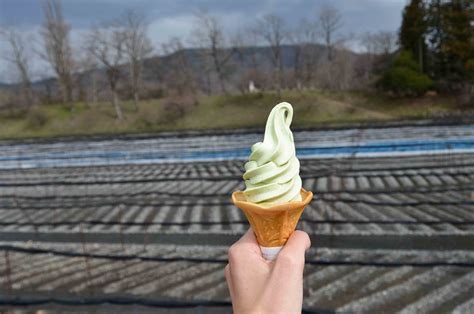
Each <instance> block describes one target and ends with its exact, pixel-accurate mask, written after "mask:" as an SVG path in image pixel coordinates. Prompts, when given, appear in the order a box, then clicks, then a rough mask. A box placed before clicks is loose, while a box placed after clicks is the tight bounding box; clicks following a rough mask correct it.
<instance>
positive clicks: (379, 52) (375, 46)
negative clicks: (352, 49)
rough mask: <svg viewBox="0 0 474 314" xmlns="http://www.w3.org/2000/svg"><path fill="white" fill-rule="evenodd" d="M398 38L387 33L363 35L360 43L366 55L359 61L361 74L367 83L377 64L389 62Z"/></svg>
mask: <svg viewBox="0 0 474 314" xmlns="http://www.w3.org/2000/svg"><path fill="white" fill-rule="evenodd" d="M396 38H397V37H396V34H395V33H394V32H387V31H380V32H377V33H370V32H367V33H364V34H362V36H361V37H360V40H359V42H360V45H361V46H362V48H363V50H364V52H365V54H364V55H362V56H361V60H360V61H359V72H361V73H360V74H361V76H362V77H364V78H365V79H366V80H367V81H368V80H369V79H370V78H371V74H373V72H374V69H375V68H376V67H377V64H378V63H382V64H383V63H384V61H385V62H386V61H387V60H386V59H388V55H389V54H390V53H391V52H392V51H393V50H394V49H395V46H396Z"/></svg>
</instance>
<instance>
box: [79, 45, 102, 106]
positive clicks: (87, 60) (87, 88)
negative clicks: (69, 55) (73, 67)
mask: <svg viewBox="0 0 474 314" xmlns="http://www.w3.org/2000/svg"><path fill="white" fill-rule="evenodd" d="M97 72H98V64H97V59H96V57H95V56H94V55H92V53H91V52H90V50H89V49H86V50H85V51H84V53H83V54H82V55H81V56H80V57H78V58H77V73H76V75H75V84H76V85H77V87H78V91H79V99H81V100H83V101H84V102H85V104H86V106H90V105H93V104H95V103H97V76H98V75H97V74H98V73H97Z"/></svg>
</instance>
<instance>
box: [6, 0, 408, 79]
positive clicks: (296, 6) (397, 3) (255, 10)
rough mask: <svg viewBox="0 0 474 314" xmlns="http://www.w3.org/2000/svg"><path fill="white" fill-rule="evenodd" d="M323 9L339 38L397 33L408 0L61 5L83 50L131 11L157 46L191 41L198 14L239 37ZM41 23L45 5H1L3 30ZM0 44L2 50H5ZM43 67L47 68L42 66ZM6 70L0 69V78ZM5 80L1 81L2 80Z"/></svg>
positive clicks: (83, 0)
mask: <svg viewBox="0 0 474 314" xmlns="http://www.w3.org/2000/svg"><path fill="white" fill-rule="evenodd" d="M323 3H331V4H332V5H334V6H335V7H337V8H338V9H339V10H340V12H341V14H342V16H343V21H344V23H343V26H342V28H341V33H344V34H359V33H363V32H367V31H372V32H374V31H379V30H386V31H396V30H397V29H398V27H399V25H400V20H401V11H402V9H403V7H404V5H405V3H406V0H332V1H330V2H329V1H327V0H259V1H255V0H240V1H230V0H220V1H219V0H63V9H64V16H65V18H66V19H67V20H68V22H69V23H70V24H71V27H72V29H73V39H74V41H75V43H73V44H74V45H76V46H80V41H79V40H76V39H80V38H81V36H80V34H82V33H84V32H85V31H87V30H88V29H89V28H90V27H92V26H93V25H96V24H99V23H101V22H104V21H108V20H111V19H113V18H116V17H117V16H120V14H121V13H122V12H123V11H124V10H126V9H130V8H134V9H136V10H138V11H141V12H142V13H144V14H145V16H146V18H147V20H148V21H149V22H150V28H149V34H150V37H151V38H152V40H153V42H154V43H155V45H157V46H159V45H160V44H161V43H162V42H164V41H166V40H167V39H168V38H170V37H176V36H177V37H181V38H183V39H185V42H187V41H186V39H187V38H188V37H189V35H190V33H191V30H192V28H193V23H194V13H196V12H197V11H198V10H200V9H206V10H207V11H208V12H209V13H211V14H213V15H215V16H217V17H218V18H219V19H220V21H221V24H222V25H223V28H224V29H225V30H226V31H227V32H229V33H233V32H236V31H237V30H238V29H241V28H243V27H245V26H248V25H250V24H252V23H253V22H254V20H255V19H256V18H257V17H259V16H263V15H265V14H268V13H273V14H278V15H280V16H282V17H284V18H285V21H286V23H287V24H288V26H289V27H294V26H296V25H297V24H298V22H299V21H300V20H301V19H302V18H307V19H314V18H316V16H317V12H318V8H320V6H321V5H322V4H323ZM41 22H42V12H41V1H39V0H0V25H13V26H15V27H18V28H20V29H23V30H24V31H26V32H31V31H32V30H37V29H38V28H39V26H40V25H41ZM2 45H4V44H2V43H0V50H1V49H2V48H5V47H2ZM43 66H44V65H43ZM2 69H3V70H4V69H5V64H4V63H0V73H1V72H5V71H2ZM2 79H4V78H3V77H0V80H2Z"/></svg>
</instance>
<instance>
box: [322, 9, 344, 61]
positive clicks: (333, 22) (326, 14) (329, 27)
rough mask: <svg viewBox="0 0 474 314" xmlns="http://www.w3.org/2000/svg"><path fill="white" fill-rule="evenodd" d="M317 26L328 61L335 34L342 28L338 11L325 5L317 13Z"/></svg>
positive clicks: (330, 57) (330, 58)
mask: <svg viewBox="0 0 474 314" xmlns="http://www.w3.org/2000/svg"><path fill="white" fill-rule="evenodd" d="M319 26H320V28H321V31H322V35H323V38H324V44H325V45H326V50H327V56H328V60H329V61H331V60H332V55H333V53H332V49H333V46H334V36H335V33H336V32H337V31H338V30H339V29H340V28H341V26H342V16H341V13H340V12H339V10H338V9H336V8H335V7H334V6H332V5H330V4H328V3H325V4H324V5H323V6H322V7H321V9H320V11H319Z"/></svg>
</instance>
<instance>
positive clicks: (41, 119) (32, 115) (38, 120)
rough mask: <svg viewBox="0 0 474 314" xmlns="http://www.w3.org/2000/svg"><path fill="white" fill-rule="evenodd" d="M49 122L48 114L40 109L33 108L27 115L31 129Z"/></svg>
mask: <svg viewBox="0 0 474 314" xmlns="http://www.w3.org/2000/svg"><path fill="white" fill-rule="evenodd" d="M47 122H48V116H47V115H46V114H45V113H44V112H43V111H41V110H39V109H31V110H30V111H29V112H28V113H27V115H26V125H27V126H28V127H29V128H31V129H39V128H41V127H43V126H45V125H46V123H47Z"/></svg>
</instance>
